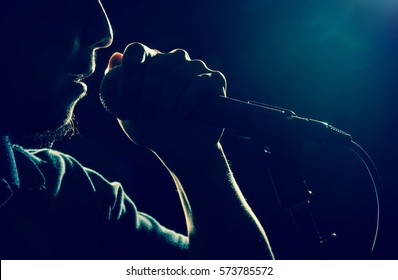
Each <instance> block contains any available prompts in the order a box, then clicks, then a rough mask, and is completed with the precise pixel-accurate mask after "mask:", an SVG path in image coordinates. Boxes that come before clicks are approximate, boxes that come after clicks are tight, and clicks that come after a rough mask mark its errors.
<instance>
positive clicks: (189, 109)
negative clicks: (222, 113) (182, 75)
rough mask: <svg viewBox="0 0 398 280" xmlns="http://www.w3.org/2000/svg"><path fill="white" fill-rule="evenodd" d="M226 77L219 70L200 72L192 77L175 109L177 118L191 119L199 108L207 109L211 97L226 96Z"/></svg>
mask: <svg viewBox="0 0 398 280" xmlns="http://www.w3.org/2000/svg"><path fill="white" fill-rule="evenodd" d="M226 88H227V85H226V79H225V77H224V75H223V74H222V73H221V72H219V71H212V72H210V73H205V74H200V75H197V76H195V77H193V78H192V79H191V81H190V82H189V84H188V86H187V87H186V89H185V93H184V94H183V95H182V96H181V98H180V99H179V104H178V106H177V107H176V110H175V118H176V119H189V118H190V117H191V115H192V113H194V112H195V111H197V110H205V108H206V102H208V100H209V98H216V97H217V96H226Z"/></svg>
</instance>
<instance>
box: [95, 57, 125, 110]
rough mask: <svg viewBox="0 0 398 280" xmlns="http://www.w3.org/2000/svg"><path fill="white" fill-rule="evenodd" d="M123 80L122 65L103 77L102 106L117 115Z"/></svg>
mask: <svg viewBox="0 0 398 280" xmlns="http://www.w3.org/2000/svg"><path fill="white" fill-rule="evenodd" d="M121 80H122V66H121V65H117V66H115V67H113V68H112V69H111V70H109V72H108V73H107V74H106V75H105V76H104V77H103V78H102V81H101V84H100V89H99V97H100V100H101V103H102V106H104V108H105V109H106V110H107V111H108V112H109V113H110V114H111V115H112V116H115V117H116V116H117V114H118V113H119V112H118V111H119V106H120V102H121V91H120V84H121Z"/></svg>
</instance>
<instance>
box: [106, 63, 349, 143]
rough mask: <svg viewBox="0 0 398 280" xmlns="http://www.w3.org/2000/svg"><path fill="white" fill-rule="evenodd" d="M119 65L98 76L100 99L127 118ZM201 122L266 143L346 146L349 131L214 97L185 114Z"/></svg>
mask: <svg viewBox="0 0 398 280" xmlns="http://www.w3.org/2000/svg"><path fill="white" fill-rule="evenodd" d="M121 81H122V68H121V66H120V65H118V66H116V67H114V68H112V69H111V70H110V71H109V72H108V73H107V74H106V75H105V76H104V78H103V79H102V81H101V85H100V98H101V102H102V104H103V106H104V107H105V109H106V110H107V111H108V112H109V113H111V114H112V115H114V116H116V117H118V118H120V119H128V114H129V111H132V110H135V109H134V108H133V106H134V104H131V103H132V102H131V100H129V98H128V97H126V96H122V91H121V90H120V87H121ZM189 119H190V120H191V121H195V122H198V123H201V124H205V125H209V126H215V127H219V128H226V129H232V130H236V131H237V132H238V133H240V134H241V135H242V136H248V137H253V138H256V137H257V138H259V139H260V140H262V141H264V142H266V143H267V142H268V143H269V144H276V145H277V144H278V143H281V142H282V143H286V141H303V142H312V143H324V144H334V145H342V146H350V145H351V142H352V137H351V135H350V134H348V133H346V132H344V131H342V130H340V129H337V128H335V127H333V126H331V125H329V124H328V123H326V122H322V121H319V120H314V119H309V118H303V117H299V116H297V115H296V114H295V113H294V112H293V111H291V110H288V109H284V108H279V107H275V106H272V105H267V104H262V103H259V102H255V101H248V102H244V101H241V100H237V99H233V98H229V97H224V96H216V97H210V98H207V99H205V101H203V102H202V103H200V104H198V106H197V108H196V110H194V111H193V112H192V113H191V115H190V116H189Z"/></svg>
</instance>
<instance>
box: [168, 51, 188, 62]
mask: <svg viewBox="0 0 398 280" xmlns="http://www.w3.org/2000/svg"><path fill="white" fill-rule="evenodd" d="M170 54H172V55H173V56H174V57H177V58H178V59H181V60H185V61H188V60H190V59H191V58H190V57H189V54H188V52H187V51H186V50H184V49H174V50H172V51H171V52H170Z"/></svg>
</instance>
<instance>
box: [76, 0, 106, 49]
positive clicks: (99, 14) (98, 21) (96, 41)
mask: <svg viewBox="0 0 398 280" xmlns="http://www.w3.org/2000/svg"><path fill="white" fill-rule="evenodd" d="M95 2H96V3H95V6H94V5H92V6H91V8H90V9H88V10H87V11H86V14H85V17H84V21H85V24H84V25H83V30H82V34H81V38H80V44H81V45H82V46H85V47H87V48H89V49H93V50H96V49H100V48H106V47H109V46H110V45H111V44H112V41H113V31H112V26H111V24H110V22H109V19H108V16H107V14H106V12H105V9H104V7H103V6H102V3H101V2H100V1H95Z"/></svg>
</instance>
